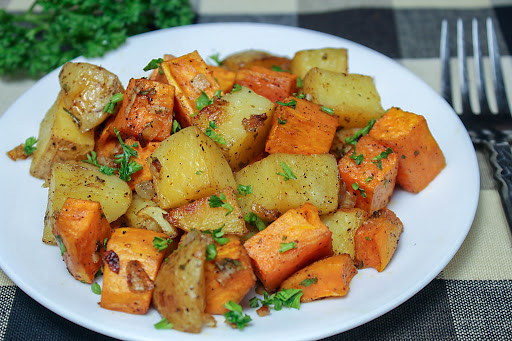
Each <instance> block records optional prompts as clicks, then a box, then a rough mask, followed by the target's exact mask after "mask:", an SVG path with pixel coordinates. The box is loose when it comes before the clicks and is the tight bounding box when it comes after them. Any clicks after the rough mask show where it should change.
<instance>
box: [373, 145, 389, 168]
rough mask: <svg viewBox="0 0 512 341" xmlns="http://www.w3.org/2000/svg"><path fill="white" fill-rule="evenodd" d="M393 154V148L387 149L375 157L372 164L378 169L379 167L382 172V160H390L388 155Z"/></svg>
mask: <svg viewBox="0 0 512 341" xmlns="http://www.w3.org/2000/svg"><path fill="white" fill-rule="evenodd" d="M391 153H393V149H391V148H389V147H388V148H386V150H385V151H383V152H382V153H380V154H379V155H377V156H376V157H374V158H373V159H372V162H373V163H374V164H376V165H377V167H379V169H380V170H382V159H387V158H388V155H389V154H391Z"/></svg>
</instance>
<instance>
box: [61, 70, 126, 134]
mask: <svg viewBox="0 0 512 341" xmlns="http://www.w3.org/2000/svg"><path fill="white" fill-rule="evenodd" d="M59 82H60V87H61V89H62V94H63V107H64V109H66V110H67V111H69V112H70V114H71V115H73V117H74V118H75V120H76V121H77V124H78V127H79V128H80V130H81V131H82V132H85V131H88V130H91V129H92V128H95V127H97V126H98V125H99V124H100V123H101V122H103V121H104V120H105V119H106V118H107V117H108V116H109V115H110V113H108V112H104V111H103V108H104V107H105V105H106V104H108V103H109V102H110V98H111V97H112V96H113V95H115V94H117V93H122V92H124V87H123V85H122V84H121V81H120V80H119V79H118V78H117V76H116V75H114V74H113V73H112V72H110V71H107V70H105V69H104V68H102V67H101V66H97V65H93V64H89V63H72V62H68V63H66V64H64V66H63V67H62V69H61V71H60V73H59Z"/></svg>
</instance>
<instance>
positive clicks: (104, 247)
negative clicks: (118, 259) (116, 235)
mask: <svg viewBox="0 0 512 341" xmlns="http://www.w3.org/2000/svg"><path fill="white" fill-rule="evenodd" d="M107 242H108V238H105V239H103V249H105V251H107Z"/></svg>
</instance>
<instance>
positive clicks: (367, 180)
mask: <svg viewBox="0 0 512 341" xmlns="http://www.w3.org/2000/svg"><path fill="white" fill-rule="evenodd" d="M372 180H373V176H369V177H367V178H366V179H364V182H366V183H368V182H370V181H372Z"/></svg>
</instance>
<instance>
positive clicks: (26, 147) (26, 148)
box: [23, 136, 38, 156]
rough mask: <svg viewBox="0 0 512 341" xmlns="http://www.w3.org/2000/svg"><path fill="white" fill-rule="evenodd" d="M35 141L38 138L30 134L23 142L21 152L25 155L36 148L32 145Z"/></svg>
mask: <svg viewBox="0 0 512 341" xmlns="http://www.w3.org/2000/svg"><path fill="white" fill-rule="evenodd" d="M37 141H38V140H37V139H36V138H35V137H34V136H31V137H29V138H27V139H26V140H25V143H24V144H23V152H24V153H25V155H27V156H29V155H31V154H32V153H33V152H34V151H35V150H36V149H37V147H35V146H34V145H35V144H36V143H37Z"/></svg>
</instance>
